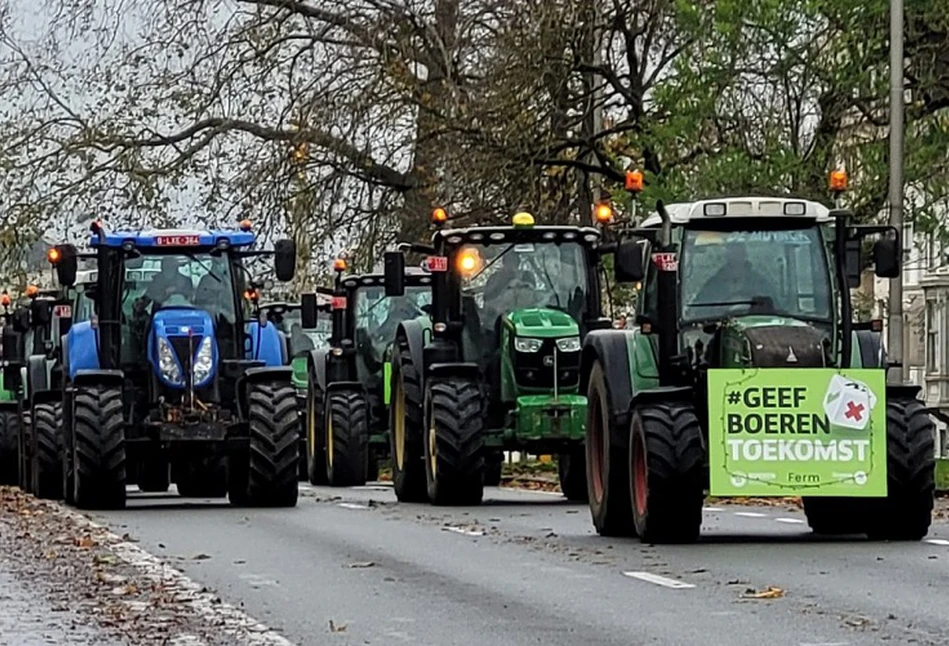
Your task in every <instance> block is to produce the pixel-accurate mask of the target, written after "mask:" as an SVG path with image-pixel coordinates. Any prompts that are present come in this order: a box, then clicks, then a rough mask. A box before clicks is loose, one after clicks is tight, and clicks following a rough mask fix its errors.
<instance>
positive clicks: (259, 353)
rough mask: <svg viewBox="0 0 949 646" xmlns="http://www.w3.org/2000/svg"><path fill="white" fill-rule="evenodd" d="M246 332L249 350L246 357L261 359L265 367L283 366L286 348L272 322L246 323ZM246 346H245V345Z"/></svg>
mask: <svg viewBox="0 0 949 646" xmlns="http://www.w3.org/2000/svg"><path fill="white" fill-rule="evenodd" d="M247 334H248V336H249V337H250V350H249V351H248V352H247V357H246V358H247V359H254V360H257V361H263V362H264V365H265V366H267V367H274V368H275V367H279V366H285V365H287V364H288V363H289V361H288V360H286V354H287V349H286V347H285V343H284V342H283V340H282V339H281V338H280V331H279V330H277V326H276V325H274V324H273V323H268V324H266V325H261V324H260V322H259V321H251V322H250V323H248V324H247ZM245 347H246V346H245Z"/></svg>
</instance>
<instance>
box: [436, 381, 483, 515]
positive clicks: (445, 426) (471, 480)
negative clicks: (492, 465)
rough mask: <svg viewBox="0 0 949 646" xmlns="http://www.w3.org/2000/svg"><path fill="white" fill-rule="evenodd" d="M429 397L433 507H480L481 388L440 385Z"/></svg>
mask: <svg viewBox="0 0 949 646" xmlns="http://www.w3.org/2000/svg"><path fill="white" fill-rule="evenodd" d="M426 391H427V392H426V396H425V411H426V415H425V421H426V422H427V424H426V439H427V441H426V442H425V466H426V480H427V484H428V498H429V500H431V502H432V503H433V504H435V505H478V504H481V499H482V497H483V495H484V432H483V422H484V419H483V415H484V413H483V410H482V408H483V407H482V401H483V399H482V396H481V389H480V388H479V387H478V384H477V383H475V382H473V381H461V380H459V381H436V382H432V383H431V384H430V386H429V387H428V388H427V389H426Z"/></svg>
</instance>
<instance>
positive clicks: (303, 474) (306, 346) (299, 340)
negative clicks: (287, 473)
mask: <svg viewBox="0 0 949 646" xmlns="http://www.w3.org/2000/svg"><path fill="white" fill-rule="evenodd" d="M316 307H317V310H318V311H320V312H323V313H324V316H323V317H319V318H318V319H317V321H316V323H315V324H314V327H313V328H310V329H308V328H304V327H303V319H302V311H303V306H302V305H301V304H300V303H288V302H272V303H266V304H264V305H261V306H260V317H261V320H266V321H270V322H271V323H273V324H274V326H275V327H276V328H277V330H278V331H279V332H280V333H281V334H282V335H283V336H284V338H285V339H287V345H288V348H287V350H288V352H287V356H288V357H290V366H291V367H292V369H293V376H292V381H293V387H294V388H295V389H296V392H297V411H298V413H299V416H300V442H299V444H300V465H299V469H298V473H297V476H298V479H299V480H307V477H308V475H307V462H306V459H307V458H306V417H305V415H306V383H307V369H306V366H307V358H308V357H309V356H310V352H312V351H313V350H316V349H319V348H327V347H329V339H330V332H331V329H332V326H331V325H330V319H329V313H330V307H329V303H324V304H320V305H317V306H316Z"/></svg>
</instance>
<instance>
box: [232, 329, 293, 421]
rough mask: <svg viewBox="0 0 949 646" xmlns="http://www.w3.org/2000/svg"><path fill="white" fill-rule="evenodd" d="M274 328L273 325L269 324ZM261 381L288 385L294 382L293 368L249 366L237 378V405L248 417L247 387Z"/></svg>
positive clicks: (243, 414)
mask: <svg viewBox="0 0 949 646" xmlns="http://www.w3.org/2000/svg"><path fill="white" fill-rule="evenodd" d="M268 327H271V328H273V326H272V325H270V326H268ZM261 382H269V383H273V382H282V383H285V384H286V385H288V386H291V385H292V384H293V368H291V367H290V366H284V365H279V366H263V367H256V368H248V369H247V370H245V371H244V374H243V375H241V376H240V377H239V378H238V379H237V384H236V391H237V406H238V409H239V410H240V414H241V416H242V417H243V418H244V419H247V387H248V386H250V385H251V384H257V383H261Z"/></svg>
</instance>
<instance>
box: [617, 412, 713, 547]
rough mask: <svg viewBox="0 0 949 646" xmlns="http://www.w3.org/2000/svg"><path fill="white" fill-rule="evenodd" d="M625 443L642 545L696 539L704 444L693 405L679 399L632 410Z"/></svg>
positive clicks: (700, 506)
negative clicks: (627, 446) (678, 400)
mask: <svg viewBox="0 0 949 646" xmlns="http://www.w3.org/2000/svg"><path fill="white" fill-rule="evenodd" d="M629 447H630V450H629V456H630V473H631V476H632V477H631V485H632V486H631V487H630V498H631V500H632V502H633V520H634V522H635V524H636V533H637V534H639V537H640V538H641V539H642V540H643V542H646V543H692V542H695V541H696V540H698V538H699V533H700V530H701V527H702V503H703V501H704V499H705V442H704V440H703V436H702V427H701V425H700V424H699V420H698V417H697V416H696V414H695V408H694V407H693V406H692V405H691V404H687V403H680V402H676V403H670V404H648V405H645V406H640V407H638V408H636V409H635V410H634V411H633V417H632V421H631V424H630V440H629Z"/></svg>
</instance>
